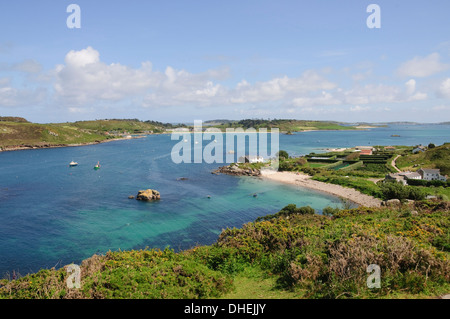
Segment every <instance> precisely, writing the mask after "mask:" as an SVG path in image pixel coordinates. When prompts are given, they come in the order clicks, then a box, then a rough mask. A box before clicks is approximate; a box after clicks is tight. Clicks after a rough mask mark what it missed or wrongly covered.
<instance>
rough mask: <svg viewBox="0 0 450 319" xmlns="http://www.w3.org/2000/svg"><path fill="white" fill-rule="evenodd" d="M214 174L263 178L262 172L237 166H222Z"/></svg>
mask: <svg viewBox="0 0 450 319" xmlns="http://www.w3.org/2000/svg"><path fill="white" fill-rule="evenodd" d="M212 174H227V175H235V176H261V171H260V170H259V169H256V168H241V167H239V166H238V165H236V164H231V165H229V166H222V167H219V168H218V169H216V170H215V171H213V172H212Z"/></svg>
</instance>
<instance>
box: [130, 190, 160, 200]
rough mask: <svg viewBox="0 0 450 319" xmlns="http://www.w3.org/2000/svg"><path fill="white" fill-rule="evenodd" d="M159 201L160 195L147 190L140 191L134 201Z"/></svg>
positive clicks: (154, 191) (155, 191)
mask: <svg viewBox="0 0 450 319" xmlns="http://www.w3.org/2000/svg"><path fill="white" fill-rule="evenodd" d="M159 199H161V194H160V193H159V192H158V191H157V190H154V189H147V190H141V191H139V192H138V194H137V196H136V200H142V201H146V202H149V201H154V200H159Z"/></svg>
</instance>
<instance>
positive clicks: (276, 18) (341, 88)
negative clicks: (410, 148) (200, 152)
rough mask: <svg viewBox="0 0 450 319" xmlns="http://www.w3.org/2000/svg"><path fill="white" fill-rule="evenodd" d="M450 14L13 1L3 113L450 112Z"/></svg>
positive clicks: (426, 118)
mask: <svg viewBox="0 0 450 319" xmlns="http://www.w3.org/2000/svg"><path fill="white" fill-rule="evenodd" d="M71 3H74V4H77V5H79V7H80V8H81V28H80V29H69V28H68V27H67V24H66V20H67V18H68V17H69V15H70V13H67V12H66V8H67V7H68V5H69V4H71ZM371 3H374V4H378V5H379V7H380V9H381V28H379V29H370V28H368V27H367V24H366V20H367V18H368V17H369V15H370V13H367V12H366V8H367V6H368V5H369V4H371ZM449 13H450V2H449V1H448V0H434V1H429V2H425V1H403V0H402V1H395V2H394V1H385V0H383V1H381V0H380V1H377V0H372V1H364V0H340V1H300V0H297V1H261V0H259V1H234V0H232V1H213V0H210V1H203V0H196V1H187V0H184V1H142V0H128V1H123V0H115V1H103V0H96V1H83V0H72V1H62V0H61V1H54V0H52V1H43V0H39V1H31V0H27V1H25V0H16V1H2V2H1V3H0V28H1V30H2V31H1V33H0V34H1V35H0V115H14V116H23V117H25V118H27V119H29V120H31V121H34V122H41V123H46V122H65V121H76V120H86V119H101V118H139V119H141V120H157V121H163V122H192V121H193V120H195V119H200V120H210V119H219V118H228V119H242V118H297V119H310V120H338V121H346V122H353V121H365V122H385V121H419V122H441V121H450V32H449V30H450V19H448V15H449Z"/></svg>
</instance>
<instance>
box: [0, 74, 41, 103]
mask: <svg viewBox="0 0 450 319" xmlns="http://www.w3.org/2000/svg"><path fill="white" fill-rule="evenodd" d="M46 96H47V91H46V90H45V89H43V88H35V89H32V88H16V87H14V86H13V85H12V81H11V79H10V78H0V107H27V106H35V105H37V104H39V103H41V102H42V101H44V99H45V98H46Z"/></svg>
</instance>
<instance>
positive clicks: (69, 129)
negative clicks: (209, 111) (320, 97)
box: [0, 116, 367, 151]
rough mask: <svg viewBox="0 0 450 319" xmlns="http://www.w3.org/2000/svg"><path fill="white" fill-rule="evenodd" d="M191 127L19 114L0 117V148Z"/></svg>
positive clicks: (216, 123) (273, 123) (314, 126)
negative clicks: (39, 119) (37, 119)
mask: <svg viewBox="0 0 450 319" xmlns="http://www.w3.org/2000/svg"><path fill="white" fill-rule="evenodd" d="M181 127H183V128H187V129H189V130H191V131H192V130H193V125H188V124H171V123H162V122H157V121H141V120H138V119H104V120H92V121H77V122H66V123H49V124H38V123H31V122H29V121H28V120H26V119H24V118H22V117H13V116H3V117H0V137H1V138H0V151H1V150H3V151H11V150H22V149H35V148H51V147H68V146H79V145H89V144H97V143H102V142H106V141H111V140H118V139H124V138H133V137H137V136H138V135H149V134H168V133H171V132H172V131H173V130H175V129H176V128H181ZM205 127H215V128H218V129H221V130H222V131H223V132H225V130H226V129H227V128H243V129H248V128H255V129H260V128H267V129H270V128H279V129H280V132H288V133H289V134H291V132H303V131H312V130H358V129H365V128H367V126H360V127H358V126H351V125H346V124H345V123H339V122H329V121H304V120H277V119H274V120H255V119H247V120H240V121H232V120H213V121H206V122H205Z"/></svg>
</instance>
